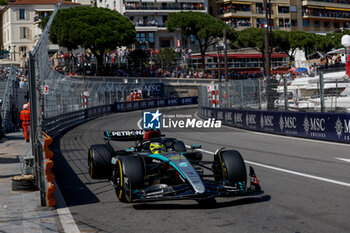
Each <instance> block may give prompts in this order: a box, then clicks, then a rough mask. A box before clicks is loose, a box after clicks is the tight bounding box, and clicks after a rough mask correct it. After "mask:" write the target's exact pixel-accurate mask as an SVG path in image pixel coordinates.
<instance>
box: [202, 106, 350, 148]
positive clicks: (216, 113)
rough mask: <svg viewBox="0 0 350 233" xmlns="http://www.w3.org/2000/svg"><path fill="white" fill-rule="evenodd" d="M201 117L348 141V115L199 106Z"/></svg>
mask: <svg viewBox="0 0 350 233" xmlns="http://www.w3.org/2000/svg"><path fill="white" fill-rule="evenodd" d="M200 109H201V115H202V116H203V117H204V118H215V119H218V120H221V121H222V122H223V124H225V125H230V126H234V127H238V128H243V129H249V130H254V131H262V132H268V133H274V134H280V135H287V136H297V137H304V138H311V139H319V140H326V141H335V142H343V143H350V114H347V113H315V112H272V111H245V110H235V109H226V108H209V107H201V108H200Z"/></svg>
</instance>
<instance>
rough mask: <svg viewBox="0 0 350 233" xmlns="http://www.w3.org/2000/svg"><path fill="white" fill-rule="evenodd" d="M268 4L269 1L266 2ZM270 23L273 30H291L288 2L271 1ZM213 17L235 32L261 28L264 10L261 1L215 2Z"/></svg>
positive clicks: (223, 0)
mask: <svg viewBox="0 0 350 233" xmlns="http://www.w3.org/2000/svg"><path fill="white" fill-rule="evenodd" d="M268 2H269V1H268ZM270 2H271V5H270V7H269V8H270V9H271V10H272V11H271V22H269V26H270V27H272V28H273V29H279V30H287V31H290V30H291V14H290V0H279V1H277V0H271V1H270ZM213 13H214V16H216V17H217V18H220V19H222V20H223V21H224V22H226V23H227V24H228V25H230V26H231V27H233V28H234V29H235V30H243V29H245V28H250V27H254V28H263V26H264V17H265V9H264V6H263V0H253V1H245V0H243V1H242V0H241V1H228V0H217V1H216V9H214V10H213Z"/></svg>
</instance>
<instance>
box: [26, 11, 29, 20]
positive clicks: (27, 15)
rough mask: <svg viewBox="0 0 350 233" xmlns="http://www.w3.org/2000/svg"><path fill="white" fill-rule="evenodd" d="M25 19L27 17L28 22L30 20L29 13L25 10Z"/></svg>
mask: <svg viewBox="0 0 350 233" xmlns="http://www.w3.org/2000/svg"><path fill="white" fill-rule="evenodd" d="M25 13H26V14H25V17H26V20H29V11H28V10H25Z"/></svg>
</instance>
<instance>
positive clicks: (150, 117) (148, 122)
mask: <svg viewBox="0 0 350 233" xmlns="http://www.w3.org/2000/svg"><path fill="white" fill-rule="evenodd" d="M161 115H162V114H161V113H160V112H159V109H158V110H157V111H156V112H143V128H144V129H160V119H161V117H160V116H161Z"/></svg>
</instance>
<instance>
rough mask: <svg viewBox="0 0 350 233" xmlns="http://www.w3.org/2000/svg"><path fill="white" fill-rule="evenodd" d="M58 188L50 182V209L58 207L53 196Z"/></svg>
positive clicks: (48, 189)
mask: <svg viewBox="0 0 350 233" xmlns="http://www.w3.org/2000/svg"><path fill="white" fill-rule="evenodd" d="M55 190H56V187H55V185H54V184H53V183H51V182H49V186H48V187H47V196H46V198H47V204H48V206H49V207H54V206H56V198H55V197H54V196H53V193H54V192H55Z"/></svg>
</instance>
